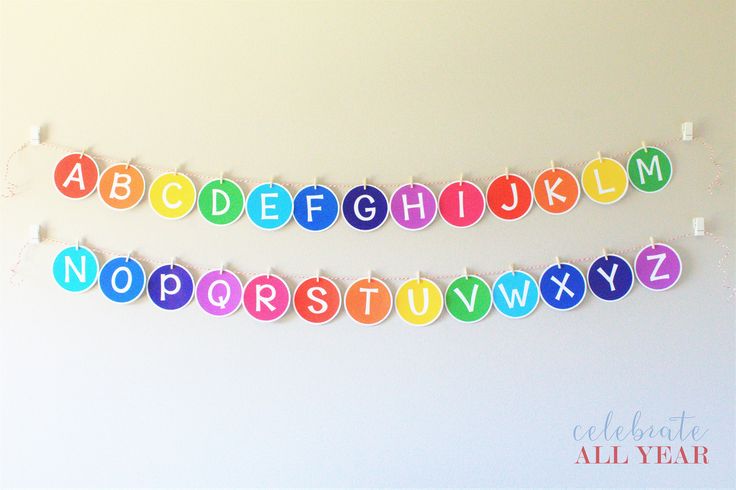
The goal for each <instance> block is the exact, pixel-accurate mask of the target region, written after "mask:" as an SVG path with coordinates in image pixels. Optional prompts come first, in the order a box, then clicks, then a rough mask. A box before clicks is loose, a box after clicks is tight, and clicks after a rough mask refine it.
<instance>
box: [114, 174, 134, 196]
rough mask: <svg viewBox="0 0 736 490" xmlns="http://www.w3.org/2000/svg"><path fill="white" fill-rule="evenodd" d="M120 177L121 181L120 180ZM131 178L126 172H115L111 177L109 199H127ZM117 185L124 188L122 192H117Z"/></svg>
mask: <svg viewBox="0 0 736 490" xmlns="http://www.w3.org/2000/svg"><path fill="white" fill-rule="evenodd" d="M121 179H122V180H123V182H120V180H121ZM132 180H133V179H132V178H131V177H130V175H128V174H120V173H118V172H115V175H114V176H113V178H112V187H110V199H119V200H121V201H123V200H125V199H128V198H129V197H130V182H131V181H132ZM119 187H122V188H123V189H125V190H124V191H123V192H124V194H118V192H117V189H118V188H119Z"/></svg>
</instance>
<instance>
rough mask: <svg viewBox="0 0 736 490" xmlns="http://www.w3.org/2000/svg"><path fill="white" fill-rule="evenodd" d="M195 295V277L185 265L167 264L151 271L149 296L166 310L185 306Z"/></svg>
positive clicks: (154, 302)
mask: <svg viewBox="0 0 736 490" xmlns="http://www.w3.org/2000/svg"><path fill="white" fill-rule="evenodd" d="M193 296H194V278H193V277H192V274H191V273H190V272H189V271H188V270H186V269H185V268H184V267H182V266H180V265H177V264H174V265H173V266H172V265H171V264H166V265H162V266H160V267H158V268H157V269H156V270H154V271H153V272H151V276H150V277H149V278H148V297H149V298H151V301H153V304H155V305H156V306H158V307H159V308H162V309H164V310H178V309H179V308H184V307H185V306H186V305H188V304H189V302H190V301H191V300H192V297H193Z"/></svg>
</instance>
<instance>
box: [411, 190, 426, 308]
mask: <svg viewBox="0 0 736 490" xmlns="http://www.w3.org/2000/svg"><path fill="white" fill-rule="evenodd" d="M420 195H421V194H420ZM422 300H423V301H422V306H423V307H424V308H423V309H422V311H417V308H416V305H415V304H414V290H413V289H410V290H409V308H410V309H411V311H412V313H414V314H415V315H417V316H421V315H424V314H425V313H427V309H428V308H429V288H422Z"/></svg>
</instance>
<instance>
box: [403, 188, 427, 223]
mask: <svg viewBox="0 0 736 490" xmlns="http://www.w3.org/2000/svg"><path fill="white" fill-rule="evenodd" d="M417 197H418V198H419V202H418V203H416V204H409V203H408V202H407V200H406V194H402V195H401V202H402V203H403V205H404V221H409V210H410V209H416V208H419V218H420V219H424V194H422V193H421V192H420V193H419V194H417Z"/></svg>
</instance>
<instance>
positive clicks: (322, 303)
mask: <svg viewBox="0 0 736 490" xmlns="http://www.w3.org/2000/svg"><path fill="white" fill-rule="evenodd" d="M310 197H311V196H307V199H309V198H310ZM314 291H318V292H319V294H320V295H322V296H325V295H326V294H327V290H326V289H325V288H321V287H318V286H315V287H312V288H309V289H307V298H309V299H311V300H312V301H314V302H315V303H319V304H320V308H319V309H317V308H315V307H314V306H312V305H309V306H307V309H308V310H309V311H311V312H312V313H314V314H315V315H319V314H321V313H324V312H325V311H327V301H325V300H323V299H322V298H318V297H317V296H315V295H314Z"/></svg>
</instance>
